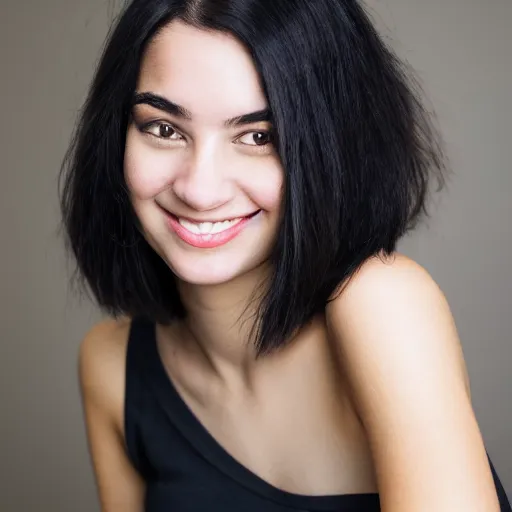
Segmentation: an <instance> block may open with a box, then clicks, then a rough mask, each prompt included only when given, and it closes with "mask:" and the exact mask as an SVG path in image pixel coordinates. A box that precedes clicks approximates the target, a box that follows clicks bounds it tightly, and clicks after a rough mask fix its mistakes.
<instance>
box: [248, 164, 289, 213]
mask: <svg viewBox="0 0 512 512" xmlns="http://www.w3.org/2000/svg"><path fill="white" fill-rule="evenodd" d="M246 190H247V193H248V195H250V197H251V199H252V200H253V201H254V202H255V203H256V204H257V205H258V206H259V207H261V208H262V209H263V210H266V211H269V212H271V211H278V210H279V209H280V207H281V202H282V199H283V192H284V172H283V169H282V168H281V166H280V165H278V164H274V165H272V167H270V168H268V169H266V172H261V173H255V174H254V175H253V176H252V177H251V179H250V182H248V184H247V188H246Z"/></svg>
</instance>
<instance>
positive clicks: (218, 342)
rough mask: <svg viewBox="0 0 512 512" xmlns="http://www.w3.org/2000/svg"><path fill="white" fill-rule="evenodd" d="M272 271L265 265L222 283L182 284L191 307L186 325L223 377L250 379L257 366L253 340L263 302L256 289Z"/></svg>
mask: <svg viewBox="0 0 512 512" xmlns="http://www.w3.org/2000/svg"><path fill="white" fill-rule="evenodd" d="M268 274H269V267H268V265H265V266H260V267H258V268H256V269H254V270H252V271H250V272H248V273H246V274H244V275H242V276H239V277H237V278H236V279H234V280H232V281H230V282H228V283H223V284H221V285H211V286H198V285H191V284H189V283H180V285H179V289H180V295H181V297H182V301H183V303H184V306H185V308H186V310H187V318H186V319H185V321H184V323H183V328H184V329H185V331H186V332H187V333H188V334H189V336H187V337H189V338H190V339H191V341H192V342H193V343H195V344H197V345H198V348H199V349H200V351H201V352H202V353H203V355H204V356H205V358H206V359H207V361H208V363H209V364H210V365H211V366H212V369H213V370H214V371H215V373H217V374H218V375H219V376H223V377H227V375H228V374H235V375H236V376H238V377H240V376H242V377H245V378H249V376H250V373H251V372H252V370H253V369H254V367H255V365H256V350H255V347H254V343H253V342H252V340H251V339H250V334H251V328H252V327H253V324H254V319H255V316H256V314H257V308H258V306H259V304H260V301H259V296H258V295H255V292H258V286H260V284H261V283H262V282H264V280H265V278H266V277H267V276H268Z"/></svg>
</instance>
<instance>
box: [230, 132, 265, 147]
mask: <svg viewBox="0 0 512 512" xmlns="http://www.w3.org/2000/svg"><path fill="white" fill-rule="evenodd" d="M237 142H239V143H240V144H244V145H245V146H266V145H267V144H270V143H271V142H272V136H271V134H270V132H248V133H245V134H244V135H242V136H241V137H239V138H238V139H237Z"/></svg>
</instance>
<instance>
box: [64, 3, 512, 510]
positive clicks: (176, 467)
mask: <svg viewBox="0 0 512 512" xmlns="http://www.w3.org/2000/svg"><path fill="white" fill-rule="evenodd" d="M403 69H404V68H403V67H402V66H401V64H400V63H399V62H398V61H397V59H396V58H395V57H394V56H393V54H392V53H391V52H390V51H389V50H388V49H387V48H386V47H385V46H384V44H383V43H382V41H381V40H380V39H379V37H378V35H377V33H376V32H375V30H374V28H373V27H372V25H371V23H370V22H369V20H368V18H367V16H366V14H365V12H364V11H363V10H362V8H361V6H360V5H359V4H358V2H356V1H355V0H314V1H311V0H229V1H228V0H195V1H194V0H133V1H132V2H130V3H129V5H128V6H127V7H126V8H125V10H124V12H123V13H122V14H121V16H120V18H119V20H118V22H117V25H116V26H115V29H114V30H113V32H112V33H111V35H110V36H109V40H108V43H107V45H106V48H105V51H104V55H103V57H102V59H101V62H100V64H99V68H98V70H97V74H96V77H95V79H94V82H93V84H92V87H91V91H90V95H89V97H88V99H87V102H86V104H85V107H84V109H83V112H82V114H81V119H80V123H79V125H78V128H77V132H76V135H75V138H74V141H73V144H72V146H71V148H70V151H69V153H68V155H67V158H66V162H65V165H64V167H63V176H62V177H63V180H64V181H63V188H62V189H61V194H62V208H63V215H64V223H65V228H66V232H67V235H68V243H69V246H70V248H71V249H72V251H73V253H74V255H75V257H76V259H77V262H78V270H79V274H78V275H79V276H80V277H81V278H82V279H83V280H84V281H85V282H86V283H87V285H88V288H89V289H90V290H91V291H92V294H93V295H94V297H95V298H96V300H97V302H98V304H99V305H100V306H101V307H102V308H103V309H104V310H105V311H106V312H108V313H109V314H110V315H111V316H112V317H113V319H111V320H107V321H105V322H103V323H101V324H100V325H98V326H96V327H94V328H93V329H92V330H91V332H90V333H89V334H88V335H87V336H86V338H85V340H84V342H83V344H82V346H81V352H80V378H81V386H82V392H83V401H84V409H85V416H86V423H87V430H88V439H89V444H90V450H91V453H92V459H93V462H94V468H95V474H96V479H97V483H98V487H99V495H100V499H101V504H102V510H103V511H106V512H118V511H119V512H140V511H142V510H147V511H149V512H159V511H165V512H185V511H187V512H188V511H201V512H204V511H207V510H215V511H217V510H218V511H223V512H227V511H237V512H240V511H244V512H262V511H268V512H278V511H281V512H283V511H287V510H288V511H291V510H294V511H299V510H301V511H306V510H308V511H331V512H334V511H356V510H357V511H366V512H370V511H372V512H373V511H377V510H383V511H386V512H412V511H414V512H420V511H428V512H431V511H436V512H453V511H464V512H484V511H485V512H493V511H498V510H500V503H499V501H501V510H510V508H509V507H508V505H507V504H506V501H505V497H504V493H503V489H502V487H501V485H500V483H499V480H498V479H497V476H496V474H495V473H494V471H493V468H492V465H491V464H490V463H489V459H488V458H487V454H486V450H485V447H484V444H483V441H482V436H481V433H480V430H479V427H478V425H477V422H476V420H475V415H474V412H473V409H472V405H471V399H470V391H469V384H468V379H467V374H466V369H465V364H464V359H463V355H462V351H461V346H460V342H459V339H458V336H457V332H456V328H455V326H454V322H453V318H452V315H451V314H450V310H449V306H448V305H447V303H446V300H445V298H444V296H443V294H442V292H441V291H440V289H439V288H438V286H437V285H436V284H435V283H434V281H433V280H432V278H431V277H430V276H429V274H428V273H427V272H426V271H425V270H424V269H423V268H422V267H420V266H419V265H418V264H417V263H415V262H414V261H411V260H410V259H408V258H407V257H405V256H404V255H401V254H399V253H397V252H396V244H397V241H398V240H399V239H400V238H401V237H402V236H403V235H404V234H405V233H406V232H407V231H408V230H410V229H411V228H412V227H413V226H414V225H416V224H417V222H418V220H419V219H420V218H421V217H422V215H424V214H427V208H426V204H427V191H428V189H429V186H430V184H431V178H432V177H433V178H435V179H437V181H438V183H439V184H440V185H442V183H443V159H442V154H441V151H440V148H439V143H438V139H437V136H436V133H435V131H434V129H433V128H432V126H431V124H430V121H429V118H428V116H427V115H426V113H425V111H424V109H423V108H422V106H421V103H420V101H419V96H418V94H417V93H416V92H415V91H416V89H415V88H413V86H412V82H411V80H409V79H408V78H407V76H408V75H407V74H406V73H405V72H404V70H403ZM493 477H494V480H493Z"/></svg>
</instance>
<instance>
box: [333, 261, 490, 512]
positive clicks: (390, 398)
mask: <svg viewBox="0 0 512 512" xmlns="http://www.w3.org/2000/svg"><path fill="white" fill-rule="evenodd" d="M326 321H327V327H328V332H329V336H330V339H331V340H332V343H333V345H334V346H335V347H336V349H337V355H338V356H339V357H338V363H339V366H340V368H341V369H342V371H343V373H344V374H346V375H347V377H348V378H347V382H348V383H349V392H350V395H351V398H352V401H353V404H354V408H355V410H356V411H357V413H358V416H359V417H360V419H361V421H362V423H363V426H364V428H365V430H366V433H367V435H368V439H369V442H370V446H371V450H372V454H373V458H374V461H375V468H376V473H377V479H378V485H379V491H380V493H381V497H382V508H383V510H393V511H396V512H399V511H400V512H401V511H402V510H403V511H407V510H438V511H445V510H446V511H448V510H467V511H470V510H471V511H473V510H474V511H477V510H478V511H480V510H489V511H490V510H496V503H497V502H496V493H495V490H494V486H493V480H492V476H491V473H490V469H489V465H488V461H487V456H486V452H485V447H484V444H483V439H482V436H481V433H480V430H479V426H478V423H477V421H476V417H475V414H474V411H473V408H472V404H471V397H470V393H469V379H468V376H467V371H466V365H465V361H464V356H463V351H462V346H461V343H460V340H459V337H458V333H457V329H456V326H455V321H454V318H453V316H452V314H451V311H450V307H449V305H448V302H447V299H446V297H445V295H444V293H443V292H442V290H441V289H440V287H439V286H438V284H437V283H436V282H435V280H434V279H433V278H432V277H431V276H430V274H429V273H428V272H427V270H426V269H425V268H423V267H422V266H421V265H419V264H418V263H416V262H415V261H414V260H412V259H410V258H408V257H406V256H404V255H402V254H399V253H395V254H393V255H392V256H389V257H384V256H379V257H375V258H372V259H370V260H368V261H367V262H366V263H365V264H364V265H363V266H362V267H361V268H360V269H359V271H358V272H356V273H355V274H354V275H353V277H352V278H351V279H350V280H349V281H347V284H345V286H344V289H343V290H342V292H341V293H340V294H339V295H338V296H337V297H335V298H334V299H333V300H332V301H331V303H330V304H329V306H328V308H327V310H326ZM434 425H435V428H433V426H434ZM460 468H465V470H464V472H463V473H462V472H461V471H460Z"/></svg>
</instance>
